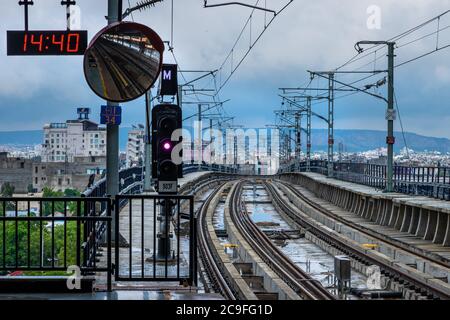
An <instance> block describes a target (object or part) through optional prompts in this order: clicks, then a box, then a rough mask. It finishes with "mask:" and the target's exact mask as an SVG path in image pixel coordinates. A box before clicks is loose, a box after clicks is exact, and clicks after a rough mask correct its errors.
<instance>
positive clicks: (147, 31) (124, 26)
mask: <svg viewBox="0 0 450 320" xmlns="http://www.w3.org/2000/svg"><path fill="white" fill-rule="evenodd" d="M117 27H120V28H121V30H137V31H141V32H142V33H143V34H144V35H145V36H146V37H147V38H148V39H149V41H150V43H151V44H152V46H153V47H154V48H155V49H156V51H158V52H159V54H160V57H161V59H160V62H159V68H158V72H157V73H156V75H155V79H154V81H153V82H152V83H150V85H149V86H148V88H147V90H145V92H144V93H142V94H141V95H139V96H137V97H135V98H132V99H122V100H111V99H107V98H105V97H102V96H101V95H99V94H98V93H97V92H96V91H95V90H94V88H93V87H92V86H91V84H90V83H89V81H88V78H87V75H86V69H85V65H86V59H87V56H88V52H89V50H90V49H91V48H92V47H93V46H94V45H95V43H96V41H97V40H98V38H100V37H101V36H102V35H103V34H104V33H106V32H108V31H110V30H112V29H114V28H117ZM164 49H165V48H164V43H163V41H162V39H161V37H160V36H159V35H158V34H157V33H156V32H155V31H153V29H151V28H149V27H147V26H145V25H143V24H140V23H136V22H129V21H121V22H115V23H112V24H110V25H108V26H106V27H105V28H103V29H101V30H100V31H99V32H97V34H96V35H95V36H94V37H93V38H92V40H91V42H89V45H88V47H87V49H86V51H85V54H84V58H83V73H84V78H85V80H86V82H87V84H88V85H89V88H91V90H92V91H93V92H94V93H95V94H96V95H97V96H98V97H100V98H102V99H104V100H107V101H111V102H118V103H121V102H128V101H132V100H135V99H137V98H139V97H142V96H143V95H144V94H145V93H146V92H148V90H150V89H151V87H153V85H154V84H155V82H156V81H157V80H158V78H159V75H160V74H161V69H162V65H163V53H164Z"/></svg>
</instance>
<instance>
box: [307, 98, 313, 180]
mask: <svg viewBox="0 0 450 320" xmlns="http://www.w3.org/2000/svg"><path fill="white" fill-rule="evenodd" d="M306 103H307V115H306V171H308V172H309V171H311V117H312V112H311V97H310V96H308V97H307V100H306Z"/></svg>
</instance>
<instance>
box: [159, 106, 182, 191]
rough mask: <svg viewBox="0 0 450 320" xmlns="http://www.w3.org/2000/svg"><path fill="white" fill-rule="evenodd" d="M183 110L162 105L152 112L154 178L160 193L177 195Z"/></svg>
mask: <svg viewBox="0 0 450 320" xmlns="http://www.w3.org/2000/svg"><path fill="white" fill-rule="evenodd" d="M181 128H182V116H181V108H180V107H179V106H178V105H174V104H160V105H157V106H155V107H154V108H153V110H152V177H153V179H156V180H157V181H158V182H157V185H156V187H157V191H158V192H159V193H169V194H171V193H173V194H175V193H177V190H178V178H179V177H181V176H182V163H181V157H182V146H181V144H180V143H181V135H179V134H177V132H175V131H176V130H181Z"/></svg>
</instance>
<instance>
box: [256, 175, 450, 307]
mask: <svg viewBox="0 0 450 320" xmlns="http://www.w3.org/2000/svg"><path fill="white" fill-rule="evenodd" d="M284 185H285V186H286V187H288V188H289V190H292V189H294V190H292V192H293V193H294V194H295V195H296V196H298V197H299V198H300V199H301V200H303V201H305V202H306V203H307V204H308V205H311V206H313V207H314V208H315V209H316V210H318V211H320V212H321V213H323V214H325V215H328V216H330V213H329V212H327V211H326V210H325V209H323V208H322V207H320V206H318V205H316V204H314V203H312V201H311V200H309V199H306V198H305V197H304V196H303V195H301V194H300V193H299V192H298V191H297V190H296V189H295V188H293V187H291V186H289V185H287V184H284ZM264 186H265V188H266V190H267V192H268V193H269V195H270V197H271V198H272V200H273V202H274V205H276V206H277V207H278V208H279V209H280V210H281V211H282V212H284V213H285V214H286V215H287V216H288V217H289V218H290V219H291V220H292V221H293V222H294V223H296V224H297V225H299V226H300V227H301V228H303V229H305V230H307V231H308V232H309V233H311V234H312V235H314V236H315V237H317V238H318V239H320V240H322V241H324V242H325V243H327V244H328V245H330V246H332V247H334V248H336V249H338V250H339V251H341V252H343V253H344V254H347V255H348V256H350V257H351V258H353V259H355V260H357V261H359V262H361V263H364V264H366V265H378V266H379V267H380V269H381V271H382V273H384V275H385V276H388V277H390V278H392V279H394V280H399V281H402V282H403V283H404V284H405V285H407V286H408V287H410V288H411V289H415V290H416V291H417V290H419V291H420V292H422V293H425V294H427V295H428V296H430V297H432V298H438V299H450V296H449V295H448V293H447V292H446V291H444V290H440V289H439V288H437V287H435V286H431V285H430V284H429V283H427V281H426V280H425V279H420V278H418V277H413V276H412V275H411V274H409V273H407V272H404V271H403V270H401V269H400V268H396V267H395V265H392V264H390V263H389V262H387V261H386V260H385V259H383V258H381V257H378V258H377V256H376V255H370V256H369V255H368V254H367V253H366V249H364V248H363V247H359V246H355V245H351V244H350V243H349V242H348V241H345V240H344V239H343V238H342V237H339V236H337V235H334V234H333V233H332V232H329V230H328V231H327V230H325V229H324V228H321V227H319V226H318V224H317V223H314V222H313V221H312V218H309V217H307V216H306V214H304V215H302V214H300V213H299V212H298V211H297V210H294V209H292V208H291V206H290V205H289V204H287V203H286V200H285V199H283V198H282V196H281V195H280V194H279V193H278V192H277V191H276V188H275V187H274V185H273V183H272V182H267V181H265V182H264ZM295 191H297V192H295ZM333 216H334V215H333ZM332 218H333V217H332ZM391 245H393V246H395V244H391ZM397 247H398V246H397ZM399 249H402V250H403V248H399Z"/></svg>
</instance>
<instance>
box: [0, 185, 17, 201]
mask: <svg viewBox="0 0 450 320" xmlns="http://www.w3.org/2000/svg"><path fill="white" fill-rule="evenodd" d="M14 190H15V187H14V186H13V185H12V184H10V183H9V182H5V183H4V184H2V188H1V190H0V193H1V195H2V197H5V198H8V197H12V196H13V194H14Z"/></svg>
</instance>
